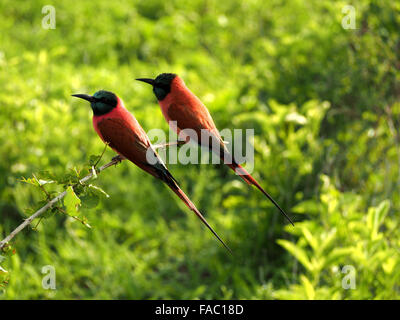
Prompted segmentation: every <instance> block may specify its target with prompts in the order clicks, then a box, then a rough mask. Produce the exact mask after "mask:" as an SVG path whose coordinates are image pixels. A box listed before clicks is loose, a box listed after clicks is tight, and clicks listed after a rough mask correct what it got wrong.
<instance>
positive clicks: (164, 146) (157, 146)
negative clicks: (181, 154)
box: [153, 140, 186, 149]
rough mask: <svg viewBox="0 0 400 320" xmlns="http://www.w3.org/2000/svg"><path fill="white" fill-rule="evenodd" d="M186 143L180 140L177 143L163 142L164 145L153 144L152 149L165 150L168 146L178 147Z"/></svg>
mask: <svg viewBox="0 0 400 320" xmlns="http://www.w3.org/2000/svg"><path fill="white" fill-rule="evenodd" d="M185 143H186V141H182V140H178V141H173V142H165V143H160V144H155V145H153V148H154V149H160V148H162V149H163V148H166V147H170V146H175V145H176V146H180V145H182V144H185Z"/></svg>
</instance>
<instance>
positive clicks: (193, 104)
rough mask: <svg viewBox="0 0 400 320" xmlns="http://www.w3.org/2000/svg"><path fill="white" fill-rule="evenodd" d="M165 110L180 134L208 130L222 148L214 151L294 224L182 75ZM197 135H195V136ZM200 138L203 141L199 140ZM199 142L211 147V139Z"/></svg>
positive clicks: (173, 83) (164, 103)
mask: <svg viewBox="0 0 400 320" xmlns="http://www.w3.org/2000/svg"><path fill="white" fill-rule="evenodd" d="M159 104H160V107H161V110H162V113H163V115H164V117H165V119H166V120H167V122H168V123H170V121H175V122H176V126H174V125H171V127H172V129H173V130H175V131H176V132H177V133H178V134H179V132H180V131H181V130H184V129H192V130H194V131H196V133H197V137H201V130H202V129H206V130H208V132H209V135H210V138H211V139H213V140H214V141H215V142H216V145H218V146H219V147H218V148H216V149H215V148H213V149H212V151H213V152H215V153H217V154H218V155H219V156H220V157H221V159H224V158H225V159H227V160H229V161H227V163H226V164H227V165H228V166H229V167H230V168H231V169H232V170H234V171H235V172H236V173H238V174H239V176H240V177H241V178H242V179H243V180H244V181H245V182H247V183H248V184H250V185H254V186H255V187H257V188H258V189H259V190H260V191H261V192H262V193H263V194H264V195H265V196H266V197H268V199H269V200H270V201H271V202H272V203H273V204H274V205H275V206H276V207H277V208H278V209H279V210H280V211H281V213H282V214H283V215H284V216H285V217H286V218H287V219H288V220H289V221H290V223H292V224H293V222H292V221H291V219H290V218H289V217H288V216H287V214H286V213H285V212H284V211H283V210H282V209H281V208H280V207H279V205H278V204H277V203H276V202H275V200H274V199H273V198H272V197H271V196H270V195H269V194H268V193H267V192H266V191H265V190H264V189H263V188H262V187H261V186H260V185H259V184H258V182H257V181H256V180H255V179H254V178H253V177H252V176H251V175H250V174H249V173H248V172H247V171H246V170H245V169H244V168H243V167H242V166H241V165H240V164H238V163H237V162H236V161H235V159H234V158H233V156H232V155H230V154H229V152H228V150H227V148H226V146H225V144H224V142H223V140H222V138H221V135H220V134H219V132H218V129H217V128H216V126H215V124H214V121H213V119H212V117H211V115H210V113H209V111H208V109H207V108H206V106H205V105H204V104H203V103H202V102H201V100H200V99H199V98H198V97H196V95H194V94H193V93H192V92H191V91H190V90H189V89H188V88H187V87H186V85H185V83H184V82H183V80H182V79H181V78H180V77H179V76H175V77H174V78H173V80H172V81H171V83H170V92H169V93H168V94H167V95H166V96H165V98H164V99H162V100H159ZM192 138H193V137H192ZM199 140H200V141H199ZM196 142H197V143H199V144H200V145H201V144H203V145H204V144H206V145H207V146H210V145H212V144H210V143H209V141H201V139H196Z"/></svg>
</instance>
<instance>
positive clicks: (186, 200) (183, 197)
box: [171, 188, 233, 254]
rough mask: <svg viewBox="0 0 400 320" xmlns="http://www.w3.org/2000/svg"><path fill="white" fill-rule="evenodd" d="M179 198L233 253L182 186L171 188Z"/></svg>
mask: <svg viewBox="0 0 400 320" xmlns="http://www.w3.org/2000/svg"><path fill="white" fill-rule="evenodd" d="M171 189H172V190H173V191H174V192H175V193H176V194H177V195H178V197H179V198H181V200H182V201H183V202H184V203H185V204H186V205H187V206H188V208H189V209H190V210H192V211H193V212H194V213H195V214H196V215H197V217H199V219H200V220H201V221H202V222H203V223H204V224H205V225H206V226H207V228H208V229H210V231H211V232H212V233H213V234H214V236H215V237H216V238H217V239H218V240H219V241H220V242H221V243H222V244H223V246H224V247H225V248H226V249H227V250H228V251H229V252H230V253H231V254H233V253H232V250H231V249H230V248H229V247H228V246H227V245H226V244H225V242H224V241H223V240H222V239H221V238H220V237H219V235H218V234H217V233H216V232H215V231H214V229H213V228H212V227H211V226H210V225H209V224H208V222H207V220H206V218H204V217H203V215H202V214H201V213H200V211H199V210H197V208H196V206H195V205H194V204H193V203H192V201H190V199H189V198H188V197H187V196H186V194H185V193H184V192H183V191H182V190H181V189H180V188H177V189H176V188H171Z"/></svg>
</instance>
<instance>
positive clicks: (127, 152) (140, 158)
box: [97, 118, 150, 167]
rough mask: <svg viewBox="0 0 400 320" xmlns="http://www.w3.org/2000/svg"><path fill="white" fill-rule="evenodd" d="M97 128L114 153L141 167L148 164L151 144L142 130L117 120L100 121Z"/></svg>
mask: <svg viewBox="0 0 400 320" xmlns="http://www.w3.org/2000/svg"><path fill="white" fill-rule="evenodd" d="M97 128H98V130H99V132H100V134H101V136H102V139H103V140H104V142H108V143H109V145H110V147H111V148H112V149H113V150H114V151H116V152H118V153H119V154H121V155H122V156H124V157H125V158H127V159H129V160H130V161H132V162H133V163H135V164H136V165H138V166H139V167H142V166H143V165H146V164H147V161H146V152H147V149H148V148H149V146H150V142H149V141H148V140H147V139H145V138H144V136H143V134H144V135H145V133H144V131H143V129H142V128H140V129H141V130H140V129H136V128H132V127H131V126H130V125H129V124H128V123H127V122H126V121H124V120H122V119H116V118H108V119H104V120H102V121H100V122H99V123H98V124H97ZM137 130H140V131H139V132H136V131H137Z"/></svg>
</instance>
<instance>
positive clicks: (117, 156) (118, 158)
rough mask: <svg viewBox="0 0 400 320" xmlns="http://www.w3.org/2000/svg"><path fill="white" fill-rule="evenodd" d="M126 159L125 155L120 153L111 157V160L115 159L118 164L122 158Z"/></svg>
mask: <svg viewBox="0 0 400 320" xmlns="http://www.w3.org/2000/svg"><path fill="white" fill-rule="evenodd" d="M124 159H125V158H124V157H122V156H120V155H119V154H118V155H116V156H115V157H113V158H112V159H111V161H115V162H116V164H118V163H120V162H122V160H124Z"/></svg>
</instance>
